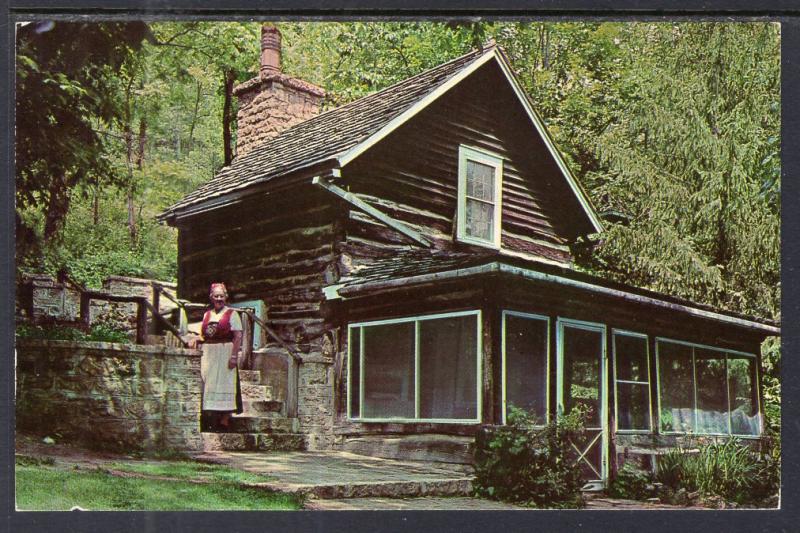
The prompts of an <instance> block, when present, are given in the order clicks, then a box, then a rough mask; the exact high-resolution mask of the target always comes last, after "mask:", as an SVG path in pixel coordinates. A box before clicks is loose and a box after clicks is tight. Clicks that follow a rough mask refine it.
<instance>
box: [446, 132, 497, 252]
mask: <svg viewBox="0 0 800 533" xmlns="http://www.w3.org/2000/svg"><path fill="white" fill-rule="evenodd" d="M468 161H474V162H475V163H479V164H483V165H487V166H490V167H492V168H494V201H493V202H489V201H487V200H483V199H481V198H472V197H470V199H471V200H475V201H478V202H481V203H485V204H493V211H492V221H493V225H492V232H493V234H492V239H491V240H489V239H482V238H480V237H475V236H472V235H467V162H468ZM457 203H458V209H457V214H456V239H457V240H458V241H460V242H464V243H467V244H476V245H478V246H485V247H487V248H492V249H495V250H499V249H500V248H501V236H502V213H503V206H502V204H503V158H502V157H501V156H500V155H498V154H495V153H492V152H490V151H487V150H484V149H482V148H475V147H473V146H466V145H463V144H462V145H459V147H458V202H457Z"/></svg>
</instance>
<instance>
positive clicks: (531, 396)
mask: <svg viewBox="0 0 800 533" xmlns="http://www.w3.org/2000/svg"><path fill="white" fill-rule="evenodd" d="M502 340H503V381H502V385H503V423H505V422H506V417H507V416H508V406H509V405H513V406H514V407H519V408H521V409H526V410H528V411H531V412H533V414H534V415H536V418H537V420H538V421H539V422H541V423H542V424H544V423H546V422H547V421H548V412H547V403H548V385H547V383H548V380H547V376H548V373H549V368H550V365H549V364H548V355H547V354H548V353H549V351H550V349H549V346H550V319H548V318H547V317H546V316H541V315H531V314H527V313H518V312H515V311H503V339H502Z"/></svg>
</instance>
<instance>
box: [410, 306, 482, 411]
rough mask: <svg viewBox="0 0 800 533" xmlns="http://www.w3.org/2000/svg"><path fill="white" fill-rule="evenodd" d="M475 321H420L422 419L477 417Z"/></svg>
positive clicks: (467, 318)
mask: <svg viewBox="0 0 800 533" xmlns="http://www.w3.org/2000/svg"><path fill="white" fill-rule="evenodd" d="M476 321H477V316H476V315H469V316H461V317H452V318H441V319H436V320H422V321H420V323H419V335H420V342H419V350H420V376H419V388H420V417H421V418H453V419H475V418H477V416H478V403H477V387H478V372H477V349H478V348H477V347H478V344H477V335H476V328H477V322H476Z"/></svg>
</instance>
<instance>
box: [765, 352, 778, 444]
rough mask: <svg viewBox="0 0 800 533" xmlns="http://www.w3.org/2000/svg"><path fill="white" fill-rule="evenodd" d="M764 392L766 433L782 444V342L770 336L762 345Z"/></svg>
mask: <svg viewBox="0 0 800 533" xmlns="http://www.w3.org/2000/svg"><path fill="white" fill-rule="evenodd" d="M761 365H762V369H763V373H762V375H761V385H762V393H763V395H764V396H763V399H764V418H765V421H766V429H767V431H766V434H767V435H768V436H769V437H771V438H773V439H774V440H775V441H776V442H777V443H778V446H780V436H781V381H780V377H781V342H780V337H770V338H768V339H767V340H766V341H764V343H763V344H762V345H761Z"/></svg>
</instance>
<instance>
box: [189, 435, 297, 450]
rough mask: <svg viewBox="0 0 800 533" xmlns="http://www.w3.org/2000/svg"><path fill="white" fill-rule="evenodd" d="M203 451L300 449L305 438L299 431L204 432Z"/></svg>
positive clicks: (202, 436)
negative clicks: (267, 432)
mask: <svg viewBox="0 0 800 533" xmlns="http://www.w3.org/2000/svg"><path fill="white" fill-rule="evenodd" d="M200 436H201V438H202V440H203V451H205V452H214V451H242V452H265V451H300V450H304V449H305V438H304V436H303V435H301V434H298V433H272V434H264V433H211V432H202V433H200Z"/></svg>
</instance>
